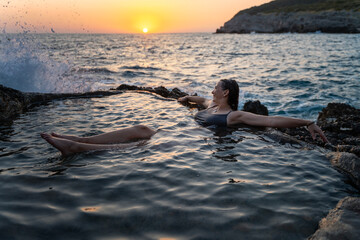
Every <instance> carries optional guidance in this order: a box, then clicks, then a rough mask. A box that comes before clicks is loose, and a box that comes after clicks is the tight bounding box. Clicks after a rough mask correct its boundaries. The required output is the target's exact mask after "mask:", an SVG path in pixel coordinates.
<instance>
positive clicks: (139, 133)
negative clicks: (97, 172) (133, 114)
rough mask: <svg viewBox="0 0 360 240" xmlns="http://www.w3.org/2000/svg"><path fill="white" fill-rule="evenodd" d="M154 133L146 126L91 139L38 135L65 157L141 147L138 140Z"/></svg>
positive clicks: (54, 134) (100, 135) (147, 137)
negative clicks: (87, 152)
mask: <svg viewBox="0 0 360 240" xmlns="http://www.w3.org/2000/svg"><path fill="white" fill-rule="evenodd" d="M155 133H156V132H155V131H154V130H152V129H151V128H149V127H147V126H144V125H137V126H134V127H129V128H124V129H121V130H117V131H113V132H108V133H103V134H99V135H95V136H91V137H76V136H70V135H60V134H56V133H52V134H47V133H42V134H40V135H41V137H42V138H43V139H45V140H46V141H47V142H48V143H50V144H51V145H52V146H54V147H55V148H57V149H58V150H59V151H60V152H61V153H62V155H64V156H67V155H71V154H74V153H79V152H86V151H92V150H106V149H124V148H128V147H132V146H137V145H141V144H143V141H139V140H146V139H150V138H151V136H152V135H154V134H155Z"/></svg>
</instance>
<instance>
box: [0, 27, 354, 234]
mask: <svg viewBox="0 0 360 240" xmlns="http://www.w3.org/2000/svg"><path fill="white" fill-rule="evenodd" d="M359 76H360V35H358V34H323V33H309V34H291V33H285V34H212V33H174V34H57V33H52V34H31V33H27V32H24V33H21V34H9V33H5V32H4V33H2V34H1V35H0V84H2V85H4V86H7V87H11V88H14V89H18V90H21V91H23V92H40V93H79V92H89V91H96V90H110V89H113V88H116V87H117V86H119V85H120V84H129V85H135V86H143V87H159V86H164V87H166V88H168V89H169V90H171V89H173V88H175V87H176V88H179V89H180V90H182V91H184V92H187V93H189V94H195V93H196V94H198V95H199V96H203V97H206V98H211V97H212V95H211V91H212V89H213V88H214V86H215V84H216V83H217V82H218V81H219V80H220V79H234V80H236V81H237V82H238V84H239V86H240V89H241V90H240V101H239V109H241V108H242V106H243V104H244V103H245V102H246V101H248V100H260V101H261V103H263V104H264V105H265V106H266V107H267V108H268V109H269V114H270V115H281V116H289V117H296V118H304V119H309V120H314V121H315V120H316V119H317V116H318V113H319V112H320V111H321V110H322V109H323V108H324V107H326V106H327V104H328V103H330V102H340V103H347V104H350V105H351V106H354V107H356V108H360V94H359V92H360V78H359ZM196 112H197V109H192V108H188V107H185V106H183V105H181V104H179V103H178V102H177V101H176V100H174V99H166V98H164V97H161V96H158V95H155V94H150V93H144V92H131V91H129V92H124V93H122V94H118V95H113V96H107V97H93V98H81V99H79V98H69V99H62V100H54V101H52V102H49V103H47V104H46V105H40V106H36V107H34V108H32V109H30V110H29V111H27V112H25V113H23V114H21V115H20V116H18V117H17V118H16V119H15V120H14V121H13V122H12V123H11V124H5V123H2V124H1V125H0V239H4V240H7V239H9V240H11V239H22V240H23V239H31V240H32V239H34V240H35V239H86V240H93V239H94V240H97V239H104V240H112V239H149V240H150V239H163V240H164V239H167V240H169V239H291V240H294V239H306V238H307V237H309V236H311V235H312V234H313V233H314V232H315V231H316V230H317V229H318V224H319V221H320V220H321V219H322V218H324V217H325V216H326V215H327V214H328V212H329V211H330V210H331V209H333V208H334V207H335V206H336V204H337V202H338V201H339V200H341V199H342V198H344V197H346V196H357V197H358V196H360V194H359V189H357V188H356V187H354V186H353V185H352V184H351V181H350V179H349V178H348V177H347V176H345V175H343V174H342V173H341V172H339V171H338V169H336V168H334V167H332V166H331V164H330V162H329V160H328V158H327V157H326V156H327V154H328V153H329V152H328V150H325V149H322V148H319V147H316V146H313V145H311V144H306V143H302V144H294V143H292V144H290V143H286V144H284V143H280V142H278V141H276V140H274V139H272V138H271V137H269V135H268V134H267V131H266V130H264V129H253V128H251V127H244V128H238V129H235V130H234V129H233V130H231V131H218V130H216V129H210V128H205V127H202V126H200V125H199V124H198V123H197V122H195V121H194V115H195V114H196ZM139 124H141V125H146V126H148V127H151V128H153V129H155V130H157V133H156V134H155V135H154V136H153V137H152V138H151V139H150V140H148V141H146V142H145V143H144V144H141V145H139V146H136V147H130V148H127V149H122V150H115V149H114V150H106V151H94V152H85V153H79V154H75V155H72V156H68V157H63V156H61V154H60V153H59V151H58V150H56V149H55V148H53V147H52V146H51V145H49V144H48V143H47V142H46V141H44V140H43V139H42V138H41V137H40V135H39V134H40V133H42V132H47V133H51V132H56V133H60V134H69V135H76V136H92V135H96V134H101V133H105V132H110V131H114V130H118V129H122V128H127V127H131V126H135V125H139Z"/></svg>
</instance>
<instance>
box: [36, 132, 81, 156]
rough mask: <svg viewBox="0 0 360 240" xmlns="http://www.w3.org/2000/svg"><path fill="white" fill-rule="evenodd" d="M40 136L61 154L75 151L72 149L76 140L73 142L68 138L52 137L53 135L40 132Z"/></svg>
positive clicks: (69, 153)
mask: <svg viewBox="0 0 360 240" xmlns="http://www.w3.org/2000/svg"><path fill="white" fill-rule="evenodd" d="M40 136H41V137H42V138H43V139H45V140H46V141H47V142H48V143H50V144H51V145H52V146H54V147H55V148H56V149H58V150H59V151H60V152H61V154H62V155H64V156H67V155H71V154H74V153H75V152H76V151H73V149H74V148H73V147H74V144H76V142H73V141H71V140H68V139H62V138H57V137H54V136H53V135H50V134H47V133H41V134H40Z"/></svg>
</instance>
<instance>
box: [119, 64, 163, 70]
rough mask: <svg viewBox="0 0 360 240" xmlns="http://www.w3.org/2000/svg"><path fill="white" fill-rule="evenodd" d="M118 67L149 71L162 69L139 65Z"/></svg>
mask: <svg viewBox="0 0 360 240" xmlns="http://www.w3.org/2000/svg"><path fill="white" fill-rule="evenodd" d="M120 69H130V70H150V71H161V70H163V69H161V68H156V67H141V66H139V65H135V66H122V67H120Z"/></svg>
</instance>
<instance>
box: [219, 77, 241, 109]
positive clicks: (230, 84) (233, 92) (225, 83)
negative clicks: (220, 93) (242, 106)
mask: <svg viewBox="0 0 360 240" xmlns="http://www.w3.org/2000/svg"><path fill="white" fill-rule="evenodd" d="M220 82H221V89H222V90H229V97H228V104H229V105H230V108H231V109H232V110H233V111H236V110H238V105H239V85H238V84H237V82H236V81H235V80H229V79H221V80H220Z"/></svg>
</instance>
